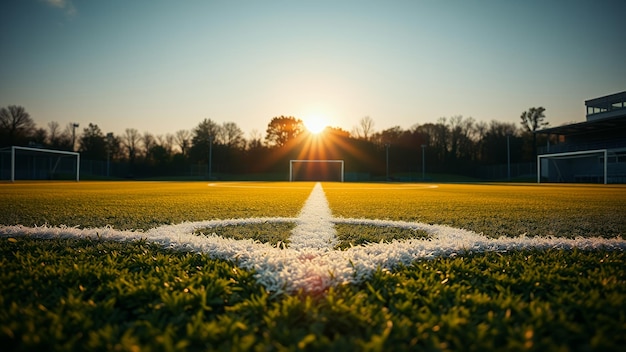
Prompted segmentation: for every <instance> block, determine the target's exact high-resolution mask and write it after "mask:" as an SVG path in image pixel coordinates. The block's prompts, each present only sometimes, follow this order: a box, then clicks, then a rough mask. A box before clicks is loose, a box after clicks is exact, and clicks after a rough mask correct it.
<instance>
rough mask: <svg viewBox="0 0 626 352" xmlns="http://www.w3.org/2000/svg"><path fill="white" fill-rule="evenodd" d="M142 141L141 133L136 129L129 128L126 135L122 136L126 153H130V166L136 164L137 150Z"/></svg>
mask: <svg viewBox="0 0 626 352" xmlns="http://www.w3.org/2000/svg"><path fill="white" fill-rule="evenodd" d="M140 140H141V135H140V134H139V131H137V130H136V129H134V128H127V129H126V130H125V131H124V135H123V136H122V144H123V145H124V148H126V151H127V152H128V161H129V162H130V164H131V165H132V164H134V163H135V157H136V155H137V148H138V146H139V141H140Z"/></svg>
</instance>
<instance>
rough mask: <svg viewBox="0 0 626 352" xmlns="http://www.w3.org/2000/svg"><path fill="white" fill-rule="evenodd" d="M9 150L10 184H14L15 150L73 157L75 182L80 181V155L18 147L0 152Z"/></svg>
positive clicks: (63, 151)
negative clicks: (74, 161) (74, 160)
mask: <svg viewBox="0 0 626 352" xmlns="http://www.w3.org/2000/svg"><path fill="white" fill-rule="evenodd" d="M9 149H10V150H11V182H15V151H16V150H23V151H28V152H38V153H50V154H62V155H72V156H75V157H76V182H78V181H79V180H80V153H77V152H68V151H65V150H55V149H39V148H31V147H18V146H12V147H6V148H2V149H1V151H8V150H9Z"/></svg>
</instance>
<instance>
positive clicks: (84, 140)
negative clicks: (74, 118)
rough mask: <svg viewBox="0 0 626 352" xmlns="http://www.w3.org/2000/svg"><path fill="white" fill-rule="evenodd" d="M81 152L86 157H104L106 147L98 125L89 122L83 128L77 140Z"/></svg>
mask: <svg viewBox="0 0 626 352" xmlns="http://www.w3.org/2000/svg"><path fill="white" fill-rule="evenodd" d="M78 142H79V144H80V152H81V154H82V155H83V156H84V157H85V158H88V159H102V160H104V159H106V155H107V149H106V148H107V147H106V139H105V137H104V134H103V133H102V131H101V130H100V127H98V125H96V124H93V123H90V124H89V126H87V127H86V128H84V129H83V134H82V136H81V137H80V138H79V140H78Z"/></svg>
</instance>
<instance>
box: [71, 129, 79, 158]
mask: <svg viewBox="0 0 626 352" xmlns="http://www.w3.org/2000/svg"><path fill="white" fill-rule="evenodd" d="M77 127H78V124H77V123H76V122H73V123H72V151H73V152H75V151H76V128H77Z"/></svg>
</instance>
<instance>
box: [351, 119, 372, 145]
mask: <svg viewBox="0 0 626 352" xmlns="http://www.w3.org/2000/svg"><path fill="white" fill-rule="evenodd" d="M352 133H353V134H354V135H355V136H356V137H357V138H358V139H363V140H366V141H368V140H370V138H371V137H372V134H373V133H374V120H372V118H371V117H369V116H365V117H364V118H362V119H361V120H359V124H358V125H357V126H355V127H354V129H353V130H352Z"/></svg>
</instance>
